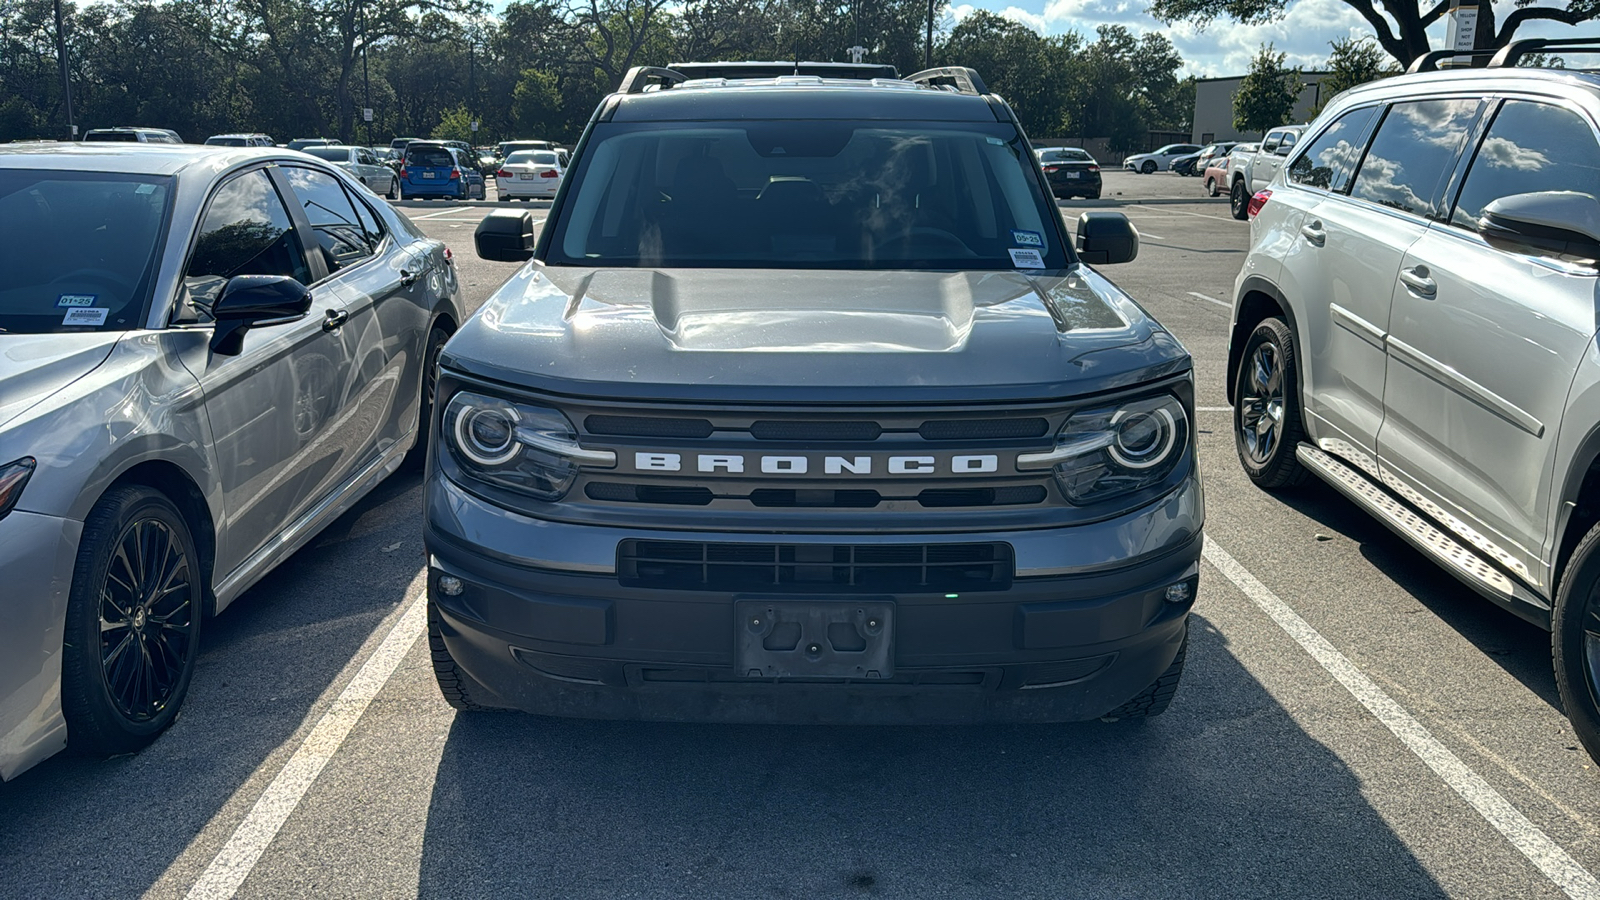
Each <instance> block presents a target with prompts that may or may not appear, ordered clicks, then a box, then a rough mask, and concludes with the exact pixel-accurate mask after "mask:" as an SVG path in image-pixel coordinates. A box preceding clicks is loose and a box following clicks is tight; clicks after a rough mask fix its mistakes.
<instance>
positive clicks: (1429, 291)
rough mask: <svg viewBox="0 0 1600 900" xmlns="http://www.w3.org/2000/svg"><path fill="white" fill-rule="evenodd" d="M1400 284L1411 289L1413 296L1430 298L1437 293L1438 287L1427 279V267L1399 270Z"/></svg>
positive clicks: (1430, 279)
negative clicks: (1418, 295)
mask: <svg viewBox="0 0 1600 900" xmlns="http://www.w3.org/2000/svg"><path fill="white" fill-rule="evenodd" d="M1400 283H1401V284H1404V285H1405V286H1406V287H1408V288H1410V289H1411V292H1412V293H1414V294H1420V295H1422V296H1424V297H1428V298H1430V299H1431V298H1432V297H1433V295H1434V294H1435V293H1437V292H1438V290H1439V286H1438V285H1437V284H1435V283H1434V281H1433V279H1432V278H1429V277H1428V267H1427V266H1417V267H1415V268H1412V269H1401V270H1400Z"/></svg>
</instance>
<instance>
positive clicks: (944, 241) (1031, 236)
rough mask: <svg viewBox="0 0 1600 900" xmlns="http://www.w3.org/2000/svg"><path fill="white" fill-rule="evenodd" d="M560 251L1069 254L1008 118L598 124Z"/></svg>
mask: <svg viewBox="0 0 1600 900" xmlns="http://www.w3.org/2000/svg"><path fill="white" fill-rule="evenodd" d="M590 140H591V141H593V142H594V143H593V147H592V149H591V150H589V151H587V152H585V153H584V154H583V160H582V162H580V163H579V169H578V171H577V172H576V173H575V174H574V175H573V176H571V177H573V178H575V186H576V188H577V189H576V190H575V191H572V192H571V193H569V194H568V195H567V198H566V201H565V203H564V204H563V206H562V208H561V210H560V212H559V215H558V216H557V218H556V225H555V231H554V233H553V235H552V238H551V241H550V244H549V248H548V250H547V253H546V257H547V258H546V260H545V261H546V262H547V263H551V264H556V265H591V266H593V265H604V266H650V267H671V266H690V267H770V268H796V267H809V268H835V269H864V268H877V269H894V268H898V269H905V268H914V269H1012V268H1024V269H1030V268H1031V269H1039V268H1052V269H1055V268H1064V267H1066V266H1067V265H1069V264H1070V263H1069V259H1070V251H1069V250H1067V249H1066V248H1064V247H1061V246H1059V243H1058V241H1057V233H1058V232H1057V230H1056V229H1055V228H1054V227H1046V223H1047V222H1048V223H1051V225H1052V226H1053V225H1054V222H1053V221H1052V218H1051V217H1052V216H1055V215H1057V213H1056V211H1055V208H1054V206H1053V205H1052V204H1050V203H1049V202H1048V201H1047V200H1046V199H1045V192H1044V191H1043V190H1041V188H1040V186H1039V185H1038V183H1037V179H1036V178H1035V177H1034V172H1035V171H1036V170H1035V168H1034V165H1033V161H1032V159H1031V158H1030V156H1029V150H1028V149H1027V145H1026V144H1025V143H1024V142H1023V141H1022V138H1021V135H1019V134H1018V133H1017V131H1016V129H1015V128H1014V127H1012V126H1010V125H1007V124H1003V123H994V124H992V125H990V124H980V123H971V124H968V123H944V122H939V123H928V122H908V123H902V122H884V121H840V122H817V121H739V122H699V123H682V124H676V123H674V124H665V123H650V124H637V125H635V124H621V123H608V124H602V125H597V126H596V127H595V130H594V132H593V134H592V135H591V138H590Z"/></svg>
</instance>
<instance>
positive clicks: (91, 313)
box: [61, 309, 111, 325]
mask: <svg viewBox="0 0 1600 900" xmlns="http://www.w3.org/2000/svg"><path fill="white" fill-rule="evenodd" d="M110 311H111V310H109V309H69V310H67V317H66V318H65V319H62V320H61V324H63V325H104V324H105V323H106V313H108V312H110Z"/></svg>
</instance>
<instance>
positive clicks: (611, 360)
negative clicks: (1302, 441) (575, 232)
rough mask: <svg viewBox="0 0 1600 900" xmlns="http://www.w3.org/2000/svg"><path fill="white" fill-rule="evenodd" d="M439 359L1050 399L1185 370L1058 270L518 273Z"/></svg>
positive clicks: (713, 394) (1099, 288) (792, 390)
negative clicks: (1029, 272)
mask: <svg viewBox="0 0 1600 900" xmlns="http://www.w3.org/2000/svg"><path fill="white" fill-rule="evenodd" d="M443 363H444V365H445V366H446V367H447V368H450V369H452V370H455V371H458V372H461V373H463V374H468V375H474V376H477V377H481V378H487V379H491V380H494V381H500V382H504V383H507V384H513V385H518V386H522V387H527V388H531V389H534V390H541V391H550V392H554V393H562V394H571V395H578V396H589V397H619V398H640V399H645V398H656V399H682V400H692V399H717V400H728V401H738V400H755V399H761V400H770V401H784V400H792V401H804V400H819V401H820V400H826V401H833V402H851V401H860V402H871V401H873V400H874V399H878V398H884V399H897V400H905V399H908V397H907V394H908V392H911V393H914V394H916V395H917V398H919V399H922V398H925V399H928V400H983V399H996V400H1024V399H1050V400H1053V399H1060V398H1063V397H1071V396H1078V395H1083V394H1089V393H1095V392H1098V391H1102V390H1109V389H1114V388H1117V387H1123V386H1127V385H1132V384H1138V383H1141V382H1144V381H1149V380H1153V379H1155V378H1160V377H1163V376H1165V375H1170V374H1172V373H1174V372H1179V371H1183V370H1185V369H1187V368H1188V366H1189V357H1188V353H1187V352H1186V351H1185V350H1184V349H1183V347H1182V345H1181V344H1179V343H1178V341H1177V339H1175V338H1173V337H1172V336H1171V335H1170V334H1168V333H1167V332H1166V331H1165V330H1164V329H1162V328H1161V327H1160V326H1159V325H1157V324H1156V323H1155V322H1154V320H1152V319H1151V318H1150V317H1149V316H1148V315H1146V314H1145V312H1144V311H1143V310H1142V309H1140V308H1139V306H1138V305H1137V304H1135V303H1134V302H1133V301H1132V300H1130V299H1129V298H1128V297H1127V296H1126V295H1124V294H1123V293H1122V292H1121V291H1120V290H1118V289H1117V288H1116V286H1115V285H1113V284H1111V282H1109V281H1107V280H1106V279H1105V278H1103V277H1101V276H1100V275H1099V274H1098V273H1096V272H1094V271H1093V270H1092V269H1089V268H1087V267H1084V266H1079V267H1076V268H1074V269H1072V270H1070V271H1068V272H1066V273H1055V274H1024V273H1021V272H1013V271H985V272H904V271H837V270H793V269H786V270H760V269H646V268H630V269H588V268H569V267H545V266H541V265H539V264H537V263H535V264H532V265H529V266H527V267H525V268H524V269H523V270H522V271H520V272H519V273H517V275H516V276H515V277H513V278H512V279H511V280H510V281H508V282H507V283H506V284H505V285H504V286H503V287H501V288H500V290H499V291H498V292H496V293H495V295H494V296H493V297H491V298H490V299H489V300H488V302H486V303H485V304H484V306H483V308H482V309H480V310H479V311H478V313H477V315H475V316H474V317H473V318H472V319H471V320H470V321H469V322H467V324H466V325H464V326H463V327H462V328H461V330H460V332H459V333H458V334H456V335H455V337H453V338H452V339H451V341H450V343H449V345H448V346H447V347H446V348H445V351H444V356H443Z"/></svg>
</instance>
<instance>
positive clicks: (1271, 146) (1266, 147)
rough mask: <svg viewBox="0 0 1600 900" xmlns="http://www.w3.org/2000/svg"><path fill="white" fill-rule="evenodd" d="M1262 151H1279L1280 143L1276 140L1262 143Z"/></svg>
mask: <svg viewBox="0 0 1600 900" xmlns="http://www.w3.org/2000/svg"><path fill="white" fill-rule="evenodd" d="M1261 152H1262V153H1277V152H1278V143H1277V142H1276V141H1268V142H1267V143H1265V144H1262V145H1261Z"/></svg>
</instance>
